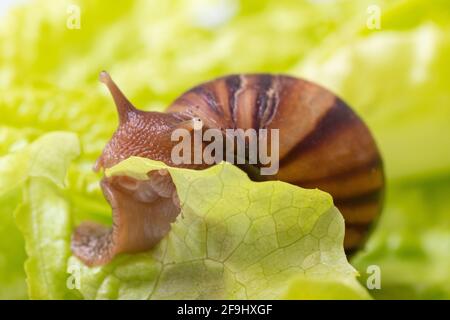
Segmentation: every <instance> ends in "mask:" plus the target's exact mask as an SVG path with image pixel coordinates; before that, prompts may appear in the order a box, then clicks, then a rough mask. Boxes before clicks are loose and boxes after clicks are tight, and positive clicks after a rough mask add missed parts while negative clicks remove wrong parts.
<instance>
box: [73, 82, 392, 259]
mask: <svg viewBox="0 0 450 320" xmlns="http://www.w3.org/2000/svg"><path fill="white" fill-rule="evenodd" d="M101 80H102V81H103V82H104V83H105V84H106V85H107V86H108V88H109V90H110V91H111V93H112V95H113V98H114V100H115V103H116V105H117V109H118V112H119V128H118V129H117V131H116V132H115V133H114V135H113V137H112V138H111V140H110V141H109V142H108V144H107V145H106V147H105V149H104V150H103V153H102V155H101V157H100V158H99V160H98V161H97V163H96V169H99V168H108V167H111V166H113V165H114V164H116V163H118V162H120V161H121V160H123V159H126V158H128V157H130V156H141V157H147V158H150V159H154V160H160V161H163V162H165V163H166V164H168V165H172V166H176V165H175V164H174V163H173V162H172V160H171V150H172V148H173V146H174V142H172V141H171V140H170V135H171V132H173V130H174V129H175V128H178V127H180V126H181V125H183V124H184V123H185V122H186V120H188V119H193V118H200V119H201V120H202V121H203V123H204V126H205V127H206V128H217V129H221V130H224V129H228V128H230V129H238V128H239V129H244V130H246V129H250V128H253V129H256V130H258V129H279V171H278V172H277V173H276V174H274V175H272V176H267V177H265V179H269V180H281V181H285V182H288V183H291V184H295V185H298V186H301V187H303V188H319V189H321V190H324V191H326V192H328V193H330V194H331V195H332V196H333V199H334V203H335V205H336V206H337V207H338V208H339V210H340V211H341V212H342V214H343V216H344V219H345V229H346V230H345V239H344V247H345V250H346V253H347V254H349V253H351V252H353V251H354V250H356V249H357V248H358V247H360V246H361V244H362V243H363V242H364V239H365V237H366V235H367V231H368V230H369V228H370V225H371V223H372V222H373V221H374V220H375V219H376V217H377V216H378V215H379V213H380V212H381V208H382V202H383V190H384V173H383V165H382V159H381V156H380V153H379V151H378V148H377V146H376V144H375V141H374V139H373V137H372V135H371V133H370V131H369V129H368V128H367V127H366V125H365V124H364V123H363V121H362V120H361V119H360V118H359V117H358V116H357V115H356V114H355V112H354V111H352V109H351V108H350V107H349V106H348V105H347V104H346V103H345V102H344V101H342V100H341V99H340V98H338V97H337V96H335V95H334V94H333V93H331V92H330V91H328V90H326V89H324V88H322V87H320V86H318V85H316V84H314V83H311V82H309V81H306V80H302V79H298V78H294V77H290V76H285V75H270V74H241V75H229V76H225V77H221V78H218V79H215V80H212V81H209V82H206V83H203V84H200V85H198V86H196V87H194V88H192V89H190V90H189V91H187V92H185V93H184V94H182V95H181V96H180V97H179V98H177V99H176V100H175V101H174V102H173V103H172V104H171V105H170V106H169V108H168V109H167V111H166V112H165V113H158V112H144V111H140V110H137V109H136V108H134V107H133V105H132V104H131V103H130V102H129V101H128V100H127V99H126V98H125V96H124V95H123V94H122V92H121V91H120V90H119V89H118V87H117V86H116V85H115V83H114V82H113V81H112V80H111V78H110V77H109V75H108V74H106V73H102V74H101ZM183 166H184V167H190V168H194V169H200V168H204V167H206V165H183ZM257 166H258V165H257ZM164 177H165V178H163V180H164V179H166V180H167V181H166V182H164V183H166V184H167V185H171V180H170V176H169V175H164ZM124 185H125V186H126V183H124V182H123V181H122V182H120V183H118V182H117V179H116V180H115V181H112V180H111V179H106V178H104V179H103V182H102V188H103V190H104V193H105V195H106V198H107V199H108V201H109V202H110V204H111V205H112V207H113V219H114V221H115V225H114V227H113V229H112V230H108V231H107V230H105V229H104V228H103V227H100V226H94V225H93V224H83V225H81V226H80V227H79V228H78V229H77V230H76V232H75V234H74V237H73V241H72V249H73V251H74V253H75V255H77V256H78V257H79V258H81V259H82V260H83V261H84V262H86V263H87V264H91V265H92V264H102V263H105V262H108V261H109V260H110V259H111V258H112V257H113V256H114V255H115V254H117V253H119V252H130V251H140V250H145V249H148V248H150V247H151V246H153V245H154V244H155V243H156V242H158V241H159V240H160V239H161V238H162V237H163V236H164V234H165V233H167V232H168V230H169V229H170V223H171V222H172V221H174V219H175V218H176V215H177V214H178V212H179V206H178V203H177V201H176V200H173V199H176V191H175V189H174V187H173V185H172V187H171V188H172V189H170V188H168V189H170V190H171V191H170V192H172V194H170V192H168V193H166V194H165V195H164V196H160V197H156V198H157V200H153V202H152V201H147V202H145V201H144V202H142V197H141V198H136V194H139V192H137V193H136V189H135V190H133V191H132V192H129V193H127V198H126V199H125V200H124V199H122V200H118V197H119V196H118V195H121V194H122V193H123V192H124V191H123V190H124ZM145 187H148V186H145V185H140V186H138V187H136V188H137V189H142V188H145ZM125 189H126V188H125ZM157 189H158V188H156V190H157ZM105 190H106V192H105ZM119 198H120V197H119ZM144 198H145V197H144ZM156 198H155V199H156ZM161 199H165V200H161ZM168 199H170V200H168ZM144 200H145V199H144ZM147 200H148V199H147ZM155 201H156V202H155ZM158 201H165V202H164V204H161V203H159V202H158ZM118 203H119V204H118ZM143 203H145V204H144V205H143ZM118 207H120V208H119V209H118ZM138 207H139V208H140V209H139V210H141V211H142V210H143V211H145V212H147V215H150V216H152V217H153V219H156V218H155V216H157V215H159V216H162V217H164V219H162V220H161V219H159V220H158V223H159V224H160V225H159V230H161V232H159V233H158V232H156V230H155V225H154V223H153V222H154V221H153V222H148V223H147V222H143V221H144V220H145V219H144V220H142V221H137V222H126V223H124V222H123V221H128V220H130V221H132V220H133V218H129V217H133V216H135V215H136V214H138V213H136V212H134V213H133V211H136V210H137V209H136V208H138ZM143 208H145V209H143ZM161 212H166V213H167V212H168V214H162V213H161ZM119 216H120V217H121V218H120V219H119V218H115V217H119ZM127 217H128V218H127ZM118 221H121V222H120V223H119V222H118ZM155 221H156V220H155ZM152 223H153V225H152ZM121 224H123V225H126V226H127V228H126V230H123V229H124V228H123V227H121ZM146 229H149V230H151V232H148V230H147V231H145V230H146ZM118 233H120V234H121V236H120V237H119V236H117V235H116V236H115V238H114V235H115V234H118ZM129 233H133V234H134V235H135V238H136V239H135V240H131V241H130V240H129V239H128V238H129V236H128V235H127V234H129ZM149 234H150V236H149ZM99 235H101V236H99ZM101 237H103V238H101ZM87 253H88V254H87Z"/></svg>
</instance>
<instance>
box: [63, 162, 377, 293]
mask: <svg viewBox="0 0 450 320" xmlns="http://www.w3.org/2000/svg"><path fill="white" fill-rule="evenodd" d="M159 169H167V170H168V171H169V173H170V175H171V177H172V179H173V181H174V184H175V186H176V188H177V193H178V196H179V198H180V202H181V207H182V209H181V213H180V215H179V216H178V218H177V220H176V222H175V223H173V224H172V229H171V231H170V232H169V233H168V235H167V236H166V237H165V238H164V239H163V240H162V241H161V242H160V243H159V244H158V245H157V246H156V247H155V248H154V249H152V250H150V251H149V252H146V253H142V254H138V255H122V256H120V257H118V258H116V259H115V260H114V261H113V262H112V263H110V264H108V265H106V266H103V267H93V268H87V267H84V266H83V264H82V263H81V262H79V261H78V260H77V259H76V258H74V257H72V258H71V260H70V266H71V269H73V270H77V269H78V270H82V271H80V273H79V274H80V277H81V278H80V280H79V283H80V292H81V293H82V294H83V296H84V297H85V298H88V299H94V298H96V299H104V298H107V299H109V298H118V299H217V298H222V299H233V298H235V299H236V298H237V299H243V298H249V299H270V298H281V297H283V295H284V294H286V292H287V290H288V287H289V288H291V289H290V290H293V289H292V288H295V290H296V292H303V293H304V295H305V296H308V295H310V296H314V298H338V297H339V295H340V293H341V292H346V290H344V289H343V288H340V287H337V286H336V287H335V288H336V289H335V290H334V291H333V292H328V293H327V294H325V293H323V292H322V291H323V290H317V291H315V289H313V288H312V286H305V287H302V283H304V282H298V280H296V281H297V282H295V281H294V279H296V277H297V276H303V277H304V279H306V280H308V281H319V282H320V281H322V282H323V283H324V284H326V283H328V279H333V280H335V278H342V279H344V280H346V281H347V282H348V283H350V282H351V281H352V279H353V280H354V282H353V287H354V288H355V289H354V291H352V292H353V295H348V297H351V298H368V297H369V295H368V294H367V292H366V291H365V290H364V289H363V288H362V287H361V286H360V285H359V284H357V282H356V280H355V275H356V272H355V270H354V269H353V267H351V266H350V265H349V264H348V262H347V259H346V257H345V253H344V250H343V245H342V244H343V236H344V221H343V218H342V216H341V215H340V213H339V211H338V210H337V209H336V208H335V207H334V205H333V202H332V199H331V197H330V196H329V195H328V194H326V193H324V192H322V191H319V190H307V189H302V188H299V187H296V186H293V185H290V184H287V183H283V182H262V183H257V182H253V181H251V180H250V179H249V178H248V177H247V175H246V174H245V173H244V172H243V171H241V170H240V169H238V168H237V167H235V166H233V165H231V164H228V163H222V164H219V165H216V166H214V167H211V168H209V169H206V170H201V171H200V170H188V169H179V168H172V167H168V166H166V165H164V164H163V163H161V162H156V161H153V160H149V159H144V158H138V157H131V158H129V159H127V160H124V161H122V162H121V163H119V164H118V165H116V166H114V167H112V168H110V169H107V170H106V175H107V176H123V175H125V176H129V177H132V178H135V179H140V180H145V179H148V176H147V173H148V172H149V171H151V170H159ZM330 282H332V283H335V282H334V281H330ZM305 290H308V292H305ZM288 295H289V294H288ZM294 296H295V295H294Z"/></svg>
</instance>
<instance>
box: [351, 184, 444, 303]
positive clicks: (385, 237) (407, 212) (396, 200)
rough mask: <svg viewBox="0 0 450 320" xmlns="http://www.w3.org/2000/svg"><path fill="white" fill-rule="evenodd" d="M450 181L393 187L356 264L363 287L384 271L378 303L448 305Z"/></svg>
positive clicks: (376, 295) (375, 293) (376, 296)
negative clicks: (373, 271) (373, 273)
mask: <svg viewBox="0 0 450 320" xmlns="http://www.w3.org/2000/svg"><path fill="white" fill-rule="evenodd" d="M449 194H450V177H449V176H447V177H442V178H436V179H428V180H424V181H420V182H415V183H411V182H410V183H408V184H403V185H397V186H393V187H391V188H390V189H389V191H388V194H387V205H386V208H385V210H384V212H383V214H382V216H381V219H380V221H379V224H378V226H377V228H376V230H375V231H374V233H373V234H372V236H371V237H370V240H369V242H368V244H367V248H366V250H364V251H362V252H360V253H359V254H358V255H357V256H356V257H355V258H354V259H353V260H352V263H353V264H354V265H355V266H356V268H357V269H358V270H359V272H360V274H361V281H362V282H363V283H365V281H366V278H367V276H368V275H369V274H368V273H367V272H366V270H367V267H368V266H370V265H377V266H379V268H380V271H381V289H380V290H372V291H371V294H373V296H374V297H375V298H377V299H406V298H409V299H450V251H449V248H450V219H449V218H448V214H449V208H450V199H449V197H448V195H449Z"/></svg>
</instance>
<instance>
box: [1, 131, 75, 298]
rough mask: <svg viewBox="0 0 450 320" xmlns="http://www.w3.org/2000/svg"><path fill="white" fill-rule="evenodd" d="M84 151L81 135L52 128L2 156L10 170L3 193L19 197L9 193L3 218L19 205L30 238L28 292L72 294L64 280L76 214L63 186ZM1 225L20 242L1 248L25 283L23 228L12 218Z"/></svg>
mask: <svg viewBox="0 0 450 320" xmlns="http://www.w3.org/2000/svg"><path fill="white" fill-rule="evenodd" d="M79 152H80V151H79V142H78V138H77V137H76V135H74V134H73V133H65V132H53V133H48V134H46V135H43V136H42V137H40V138H39V139H37V140H36V141H34V142H33V143H31V144H30V145H29V146H27V147H26V148H24V149H23V150H21V151H19V152H16V153H13V154H9V155H7V156H5V157H3V158H1V159H2V160H0V168H1V169H0V170H1V171H4V173H5V174H4V175H3V177H4V180H2V185H1V186H0V194H4V195H11V196H12V195H14V197H15V199H9V201H8V204H9V206H10V207H7V208H8V211H7V212H1V214H2V216H1V218H2V219H4V220H6V219H8V218H9V217H10V218H11V219H12V212H13V211H14V209H13V208H14V207H15V206H17V209H16V210H15V212H16V213H15V218H16V219H15V221H16V224H17V226H18V228H19V230H20V231H21V232H22V235H23V237H24V240H25V249H26V254H27V256H28V258H27V260H26V262H25V272H26V274H27V283H28V293H29V297H30V298H33V299H42V298H53V299H58V298H60V299H62V298H65V297H67V296H66V295H65V294H64V292H65V291H64V286H65V282H64V281H62V280H64V279H65V278H66V273H65V272H64V268H65V265H66V263H67V258H68V256H69V255H70V249H69V245H68V241H69V239H70V235H71V217H70V209H69V206H68V202H67V200H66V199H65V197H64V196H63V194H62V189H63V187H64V186H65V178H66V173H67V170H68V167H69V164H70V162H71V160H73V159H74V158H75V157H76V156H78V154H79ZM5 158H6V159H5ZM5 160H6V161H5ZM8 184H9V185H8ZM19 190H20V191H21V192H19ZM5 209H6V208H5ZM5 211H6V210H5ZM56 226H57V227H56ZM2 227H4V228H5V229H6V228H7V230H5V231H7V232H8V235H9V236H10V237H11V238H9V240H10V241H12V243H13V246H11V249H13V248H17V246H19V250H17V252H16V251H15V250H14V251H13V250H11V249H10V250H8V251H6V250H2V256H3V257H4V259H5V260H6V261H5V262H6V265H7V266H8V269H10V270H8V275H9V276H11V277H13V278H14V275H15V274H17V273H18V274H19V275H18V276H17V277H16V279H17V280H16V281H17V284H16V285H17V286H18V287H20V286H21V282H20V276H22V274H23V271H22V270H23V269H22V265H23V262H24V258H25V257H24V254H23V253H22V252H23V250H24V242H23V240H22V238H21V237H20V238H19V237H17V236H16V233H18V231H15V230H16V229H15V228H13V227H8V225H7V224H3V226H2ZM8 244H9V242H8ZM61 269H62V270H63V272H61ZM5 275H7V274H6V273H5ZM0 280H1V279H0ZM2 283H3V281H2ZM8 297H9V298H11V296H8ZM12 297H14V295H12ZM21 297H22V296H17V298H21Z"/></svg>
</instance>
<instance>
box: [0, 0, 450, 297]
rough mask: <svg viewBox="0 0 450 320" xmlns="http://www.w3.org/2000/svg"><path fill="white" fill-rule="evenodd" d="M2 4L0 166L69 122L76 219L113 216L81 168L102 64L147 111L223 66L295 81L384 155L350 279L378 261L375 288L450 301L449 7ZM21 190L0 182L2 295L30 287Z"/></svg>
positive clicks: (88, 163) (101, 103)
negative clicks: (329, 99)
mask: <svg viewBox="0 0 450 320" xmlns="http://www.w3.org/2000/svg"><path fill="white" fill-rule="evenodd" d="M374 5H375V6H376V7H373V6H374ZM374 8H375V10H380V11H379V12H380V28H379V29H377V28H375V29H374V28H371V27H370V26H373V25H372V24H371V21H373V20H371V19H373V12H374V11H373V10H374ZM0 10H1V11H0V176H2V175H3V173H5V172H8V170H9V167H8V159H9V158H8V157H9V156H11V154H14V153H16V152H18V151H20V150H22V149H23V148H25V147H26V146H27V145H28V144H29V143H30V142H32V141H33V140H35V139H36V138H37V137H39V136H40V135H42V134H44V133H46V132H49V131H55V130H65V131H72V132H75V133H76V134H77V135H78V136H79V137H80V139H81V147H82V153H81V156H80V157H79V158H77V160H76V161H75V163H74V164H73V165H72V167H71V169H70V174H69V177H68V179H69V181H68V183H69V184H68V185H69V187H70V201H71V211H72V216H73V217H74V218H73V219H74V223H78V221H80V220H84V219H86V218H90V219H96V220H99V221H103V222H110V220H111V218H110V208H109V206H108V205H107V204H106V202H105V200H104V199H103V197H102V195H101V192H100V189H99V187H98V181H99V176H98V175H96V174H94V173H93V172H92V171H91V167H92V164H93V163H94V161H95V159H96V157H97V156H98V155H99V154H100V152H101V150H102V148H103V146H104V144H105V143H106V141H107V139H108V138H109V137H110V136H111V134H112V133H113V131H114V130H115V128H116V125H117V119H116V114H115V113H116V111H115V108H114V106H113V104H112V101H111V99H110V97H109V96H108V94H107V92H106V90H105V89H104V88H103V87H102V86H101V84H100V83H99V82H98V74H99V72H100V71H101V70H103V69H104V70H108V71H109V72H110V73H111V74H112V76H113V77H114V79H115V80H116V81H117V83H118V84H119V86H120V87H121V88H122V90H123V91H124V92H125V93H126V95H127V96H128V97H129V99H130V100H131V101H132V102H133V103H134V104H135V105H136V106H137V107H139V108H141V109H144V110H164V108H165V107H166V106H167V105H168V104H169V103H170V102H171V101H172V100H173V99H174V98H176V97H177V96H178V95H180V94H181V93H182V92H183V91H185V90H186V89H188V88H189V87H191V86H193V85H195V84H197V83H200V82H202V81H205V80H209V79H211V78H214V77H217V76H221V75H224V74H227V73H245V72H273V73H288V74H291V75H295V76H299V77H304V78H306V79H309V80H312V81H315V82H317V83H319V84H321V85H323V86H325V87H327V88H329V89H331V90H333V91H334V92H336V93H337V94H338V95H340V96H341V97H342V98H343V99H344V100H345V101H347V102H348V103H349V104H350V105H351V106H352V107H353V108H355V109H356V111H357V112H358V113H359V114H360V115H361V117H362V118H363V119H364V120H365V121H366V123H367V124H368V126H369V127H370V128H371V130H372V131H373V134H374V136H375V138H376V140H377V143H378V145H379V147H380V149H381V151H382V154H383V158H384V161H385V167H386V172H387V183H388V185H387V194H386V204H385V209H384V212H383V215H382V217H381V219H380V221H379V223H378V225H377V226H376V228H375V229H374V231H373V233H372V235H371V237H370V239H369V241H368V243H367V246H366V248H365V249H364V250H362V251H361V252H360V253H359V254H358V255H357V256H356V257H354V258H353V259H352V261H351V263H352V264H353V265H354V266H355V268H357V269H358V271H359V272H360V274H361V277H360V280H361V282H362V283H365V278H366V275H367V273H366V268H367V266H369V265H372V264H375V265H379V266H380V268H381V285H382V288H381V289H380V290H371V291H370V294H372V296H373V297H374V298H377V299H389V298H418V299H449V298H450V197H449V195H450V126H449V124H450V90H449V85H450V60H449V57H450V2H448V1H444V0H434V1H425V0H424V1H418V0H416V1H413V0H411V1H393V0H392V1H387V0H386V1H376V0H372V1H366V0H358V1H356V0H355V1H350V0H348V1H345V0H320V1H319V0H314V1H313V0H309V1H298V0H277V1H268V0H255V1H252V0H249V1H245V0H240V1H239V0H210V1H206V0H191V1H188V0H172V1H167V0H166V1H163V0H159V1H109V2H107V1H98V0H85V1H80V0H78V1H77V0H73V1H18V2H17V3H16V2H11V1H7V2H2V5H0ZM78 13H79V19H78V20H77V18H78ZM74 19H75V20H74ZM78 23H79V25H78ZM368 24H369V25H368ZM0 179H1V178H0ZM19 189H20V187H19V186H15V185H14V183H11V181H5V180H3V181H0V298H26V297H27V292H26V284H25V273H24V271H23V263H24V260H25V257H26V255H25V246H24V240H23V237H22V235H21V233H20V232H19V230H18V229H17V227H16V225H15V223H14V218H13V211H14V208H15V207H16V205H17V203H18V202H19V201H20V197H21V193H20V190H19Z"/></svg>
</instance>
